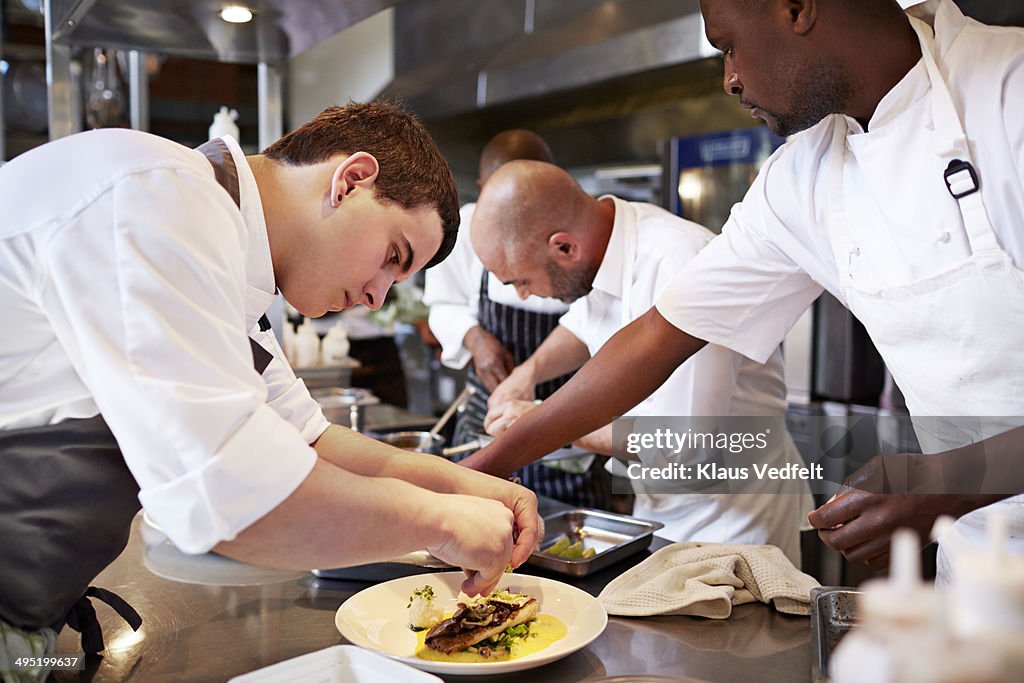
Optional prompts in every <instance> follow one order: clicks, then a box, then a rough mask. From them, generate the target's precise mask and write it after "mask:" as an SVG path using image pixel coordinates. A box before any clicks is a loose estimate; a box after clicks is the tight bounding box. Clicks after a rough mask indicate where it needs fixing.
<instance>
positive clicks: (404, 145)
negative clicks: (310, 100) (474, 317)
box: [263, 102, 459, 268]
mask: <svg viewBox="0 0 1024 683" xmlns="http://www.w3.org/2000/svg"><path fill="white" fill-rule="evenodd" d="M356 152H368V153H369V154H372V155H373V156H374V157H375V158H376V159H377V163H378V164H379V165H380V172H379V173H378V175H377V180H376V182H375V183H374V189H375V190H376V196H377V197H378V198H379V199H380V200H381V201H384V202H391V203H394V204H398V205H399V206H401V207H402V208H403V209H418V208H420V207H423V206H429V207H433V208H434V209H436V210H437V213H438V215H439V216H440V217H441V229H442V231H443V236H442V239H441V247H440V248H439V249H438V250H437V253H436V254H434V257H433V258H432V259H430V262H429V263H427V265H426V266H425V267H426V268H430V267H431V266H434V265H437V264H438V263H440V262H441V261H443V260H444V259H445V258H446V257H447V256H448V254H449V253H451V250H452V247H454V246H455V238H456V236H457V235H458V231H459V195H458V191H457V189H456V187H455V179H454V178H453V177H452V172H451V169H450V168H448V162H446V161H445V159H444V157H443V156H441V151H440V150H439V149H438V148H437V145H436V144H435V143H434V140H433V138H431V137H430V133H428V132H427V129H426V128H424V127H423V124H422V123H420V122H419V120H418V119H417V118H416V117H415V116H414V115H413V114H411V113H410V112H408V111H406V110H405V108H404V107H402V106H401V105H400V104H392V103H389V102H367V103H363V102H349V103H348V104H347V105H345V106H344V107H339V106H331V107H328V108H327V109H324V110H323V111H322V112H320V113H319V114H317V116H316V117H315V118H314V119H313V120H312V121H309V122H308V123H306V124H304V125H302V126H300V127H299V128H297V129H295V130H293V131H292V132H290V133H288V134H287V135H285V136H284V137H283V138H281V139H280V140H278V141H277V142H275V143H274V144H272V145H271V146H270V147H267V148H266V149H265V150H263V154H264V155H266V156H267V157H269V158H271V159H273V160H275V161H277V162H279V163H284V164H289V165H293V166H304V165H307V164H318V163H320V162H322V161H326V160H327V159H330V158H331V157H333V156H335V155H337V154H354V153H356Z"/></svg>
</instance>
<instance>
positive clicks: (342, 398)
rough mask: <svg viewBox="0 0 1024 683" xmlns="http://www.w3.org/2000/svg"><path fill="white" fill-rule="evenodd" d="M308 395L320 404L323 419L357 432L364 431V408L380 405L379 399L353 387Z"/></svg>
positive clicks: (367, 390) (369, 392) (336, 388)
mask: <svg viewBox="0 0 1024 683" xmlns="http://www.w3.org/2000/svg"><path fill="white" fill-rule="evenodd" d="M309 395H310V396H312V397H313V398H314V399H316V402H317V403H319V404H320V408H321V409H322V410H323V411H324V417H326V418H327V419H328V420H330V421H331V422H334V423H336V424H342V425H347V426H349V427H350V428H351V429H354V430H355V431H357V432H362V431H365V429H366V406H372V405H377V404H378V403H380V399H379V398H377V397H376V396H375V395H374V393H373V392H372V391H370V390H369V389H358V388H355V387H346V388H344V389H343V388H340V387H332V388H330V389H315V390H313V391H311V392H309Z"/></svg>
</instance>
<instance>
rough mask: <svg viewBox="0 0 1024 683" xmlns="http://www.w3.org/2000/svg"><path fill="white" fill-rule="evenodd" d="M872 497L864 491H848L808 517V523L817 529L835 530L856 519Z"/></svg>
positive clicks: (813, 511)
mask: <svg viewBox="0 0 1024 683" xmlns="http://www.w3.org/2000/svg"><path fill="white" fill-rule="evenodd" d="M871 496H872V494H870V493H865V492H863V491H853V490H851V491H847V492H844V493H841V494H839V495H837V496H835V497H833V498H832V500H830V501H829V502H827V503H825V504H824V505H822V506H821V507H820V508H818V509H817V510H812V511H811V513H810V514H809V515H807V521H808V522H809V523H810V525H811V526H812V527H814V528H815V529H835V528H836V527H839V526H841V525H843V524H846V523H848V522H849V521H850V520H852V519H856V518H857V517H858V516H859V515H860V513H861V512H862V511H863V509H864V506H865V505H866V504H867V499H869V498H870V497H871Z"/></svg>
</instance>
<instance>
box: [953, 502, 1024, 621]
mask: <svg viewBox="0 0 1024 683" xmlns="http://www.w3.org/2000/svg"><path fill="white" fill-rule="evenodd" d="M985 522H986V528H985V531H986V537H987V538H986V540H987V546H986V547H985V548H982V549H979V550H974V551H967V552H964V553H963V554H962V555H960V556H959V557H956V558H955V559H954V560H953V583H952V586H951V592H952V596H951V603H952V612H953V614H952V620H951V621H952V624H953V628H954V629H955V630H956V633H957V634H958V635H961V636H974V635H980V634H983V633H990V634H1000V633H1002V634H1006V633H1012V632H1016V633H1024V556H1020V555H1014V554H1012V553H1010V552H1009V551H1008V550H1007V545H1008V542H1009V537H1010V533H1009V524H1008V521H1007V518H1006V514H1005V513H1004V512H1003V511H1001V510H998V509H996V510H993V511H992V512H990V513H988V515H987V519H986V520H985Z"/></svg>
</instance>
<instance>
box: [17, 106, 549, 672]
mask: <svg viewBox="0 0 1024 683" xmlns="http://www.w3.org/2000/svg"><path fill="white" fill-rule="evenodd" d="M0 204H2V205H3V206H5V207H9V210H8V211H7V212H6V213H5V218H4V221H3V225H2V227H0V309H2V310H3V311H4V317H5V320H4V324H5V329H6V330H7V331H8V332H7V334H4V335H3V337H2V338H0V462H2V463H3V472H4V476H3V477H2V478H0V546H2V547H3V548H4V551H3V553H0V576H3V581H2V582H0V626H3V624H2V622H6V626H4V631H5V633H7V634H8V637H5V641H8V640H10V637H9V634H11V633H22V634H29V633H35V632H40V633H42V634H43V635H44V638H46V639H48V641H49V643H50V644H51V645H52V641H53V639H54V638H55V631H54V629H58V630H59V628H61V626H62V625H63V624H64V623H65V622H67V623H70V624H71V625H72V626H73V627H75V628H76V629H78V630H82V631H83V644H84V646H85V648H86V650H87V651H97V650H98V649H102V641H101V639H100V638H99V637H98V631H96V630H95V629H94V628H90V624H92V625H95V616H94V615H92V616H91V617H90V616H89V615H90V613H91V610H92V608H91V607H90V606H89V604H88V598H87V597H84V596H85V594H86V587H87V586H88V584H89V582H90V581H91V580H92V579H93V578H94V577H95V576H96V574H98V573H99V572H100V570H102V569H103V567H104V566H106V565H107V564H109V563H110V562H111V561H112V560H113V559H114V558H115V557H116V556H117V555H118V553H119V552H120V551H121V549H122V548H123V547H124V544H125V543H126V542H127V537H128V529H129V525H130V522H131V519H132V516H133V515H134V513H135V512H136V510H137V509H138V507H139V501H141V503H142V505H143V506H144V507H145V508H146V511H147V512H148V513H149V515H150V517H152V519H153V520H154V521H155V522H156V523H157V524H158V525H159V526H161V527H162V528H163V530H164V532H165V533H166V534H167V536H168V537H169V538H170V539H171V540H172V541H173V542H174V543H175V544H176V545H177V546H178V547H179V548H181V549H182V550H184V551H186V552H189V553H203V552H207V551H210V550H213V551H215V552H217V553H220V554H223V555H226V556H228V557H232V558H235V559H239V560H244V561H247V562H253V563H258V564H265V565H269V566H275V567H285V568H310V567H331V566H345V565H352V564H359V563H364V562H369V561H376V560H384V559H387V558H388V557H394V556H396V555H400V554H403V553H405V552H408V551H412V550H415V549H417V548H424V547H426V548H428V549H430V550H431V552H433V553H434V554H435V555H437V556H438V557H440V558H443V559H445V560H446V561H448V562H451V563H453V564H456V565H459V566H462V567H464V568H465V569H466V570H467V573H468V574H469V577H468V578H467V581H466V583H465V588H466V589H467V590H468V591H472V592H478V591H486V590H489V589H490V588H492V587H493V586H494V585H495V584H496V582H497V581H498V579H499V577H500V576H501V575H502V572H503V570H504V569H505V567H506V565H507V564H508V563H509V562H511V563H512V564H514V565H518V564H520V563H521V562H523V561H524V560H525V559H526V557H527V555H528V554H529V552H530V550H531V549H532V547H533V545H534V543H535V541H536V537H537V524H538V521H537V518H536V498H535V497H534V495H533V494H532V493H531V492H529V491H528V490H526V489H524V488H523V487H519V486H514V485H512V484H510V483H508V482H505V481H501V480H497V479H494V478H492V477H486V476H483V475H479V474H477V473H470V472H469V471H468V470H466V469H464V468H461V467H458V466H455V465H452V464H450V463H444V462H431V463H426V462H425V461H424V460H423V459H422V458H421V457H416V456H414V455H412V454H409V453H405V452H403V451H398V450H395V449H392V448H390V447H386V446H384V445H382V444H379V443H377V442H375V441H372V440H370V439H368V438H366V437H363V436H361V435H359V434H357V433H354V432H351V431H349V430H346V429H344V428H342V427H336V426H329V425H328V423H327V422H326V421H325V420H324V417H323V415H322V413H321V411H320V409H319V407H318V406H317V403H316V402H315V401H313V400H312V399H311V398H310V396H309V393H308V392H307V391H306V389H305V387H304V385H303V383H302V382H301V381H299V380H297V379H296V378H295V375H294V374H293V373H292V371H291V369H290V368H289V366H288V364H287V362H286V361H285V360H284V357H283V354H282V352H281V349H280V347H279V346H278V345H277V343H276V342H275V341H274V337H273V334H272V333H271V332H270V331H269V329H268V328H269V325H267V324H266V323H265V320H266V318H265V317H264V312H265V311H266V310H267V307H268V306H269V305H270V304H271V301H272V300H273V298H274V296H275V294H276V292H278V291H280V292H281V293H282V294H283V295H284V296H285V297H286V298H287V299H288V301H289V302H290V303H291V304H292V305H294V306H295V307H296V308H298V309H299V311H301V312H302V313H303V314H305V315H307V316H311V317H316V316H320V315H323V314H324V313H325V312H327V311H339V310H342V309H346V308H349V307H351V306H354V305H356V304H364V305H366V306H368V307H370V308H374V309H376V308H379V307H380V306H381V304H382V302H383V301H384V296H385V294H386V292H387V291H388V288H389V287H390V286H391V285H392V284H393V283H394V282H396V281H400V280H403V279H405V278H407V277H409V275H411V274H412V273H414V272H415V271H417V270H420V269H422V268H425V267H429V266H430V265H432V264H434V263H437V262H438V261H439V260H441V259H443V258H444V257H445V256H446V255H447V253H448V251H450V249H451V245H452V243H453V242H454V239H455V234H456V230H457V227H458V214H457V211H458V205H457V196H456V190H455V184H454V181H453V179H452V177H451V174H450V172H449V170H448V167H447V164H446V163H445V161H444V159H443V158H442V157H441V155H440V153H439V151H438V150H437V148H436V146H435V145H434V143H433V141H432V140H431V139H430V136H429V134H428V133H427V132H426V130H425V129H424V128H423V127H422V126H421V125H420V124H419V122H417V121H416V120H415V119H414V118H413V117H412V116H411V115H409V114H408V113H406V112H404V111H402V110H400V109H397V108H395V107H392V106H390V105H387V104H381V103H375V104H355V103H352V104H349V105H348V106H346V107H331V108H329V109H327V110H325V111H324V112H323V113H321V114H320V115H319V116H317V117H316V118H315V119H314V120H313V121H311V122H309V123H307V124H306V125H304V126H302V127H301V128H299V129H298V130H296V131H294V132H292V133H290V134H289V135H287V136H285V137H284V138H282V139H281V140H279V141H278V142H276V143H274V144H273V145H272V146H270V147H269V148H268V149H267V150H265V152H264V153H263V154H260V155H256V156H251V157H246V156H244V155H243V154H242V152H241V149H240V147H239V146H238V144H237V143H236V142H235V141H234V140H232V139H231V138H220V139H216V140H213V141H211V142H210V143H207V144H204V145H203V146H202V147H200V148H199V149H198V150H190V149H187V148H185V147H181V146H180V145H177V144H175V143H173V142H170V141H168V140H164V139H161V138H157V137H155V136H151V135H147V134H144V133H139V132H135V131H128V130H113V129H110V130H101V131H94V132H88V133H83V134H81V135H74V136H71V137H67V138H63V139H61V140H57V141H54V142H51V143H49V144H47V145H44V146H42V147H40V148H38V149H35V150H33V151H31V152H28V153H26V154H24V155H22V156H20V157H18V158H17V159H15V160H14V161H12V162H11V163H9V164H7V165H6V166H4V167H3V169H0ZM254 366H255V368H254ZM513 525H516V526H517V528H518V534H519V536H518V541H517V542H516V544H515V547H514V549H513ZM88 594H89V595H93V596H98V597H101V598H102V599H104V600H106V601H110V602H111V603H112V604H117V605H118V606H119V607H121V609H120V611H122V612H124V613H125V614H128V615H129V617H130V618H131V620H132V621H133V622H135V623H137V622H136V620H137V618H138V617H137V615H133V614H132V613H131V611H130V608H128V607H127V606H126V605H124V604H123V601H119V600H117V598H116V596H111V595H110V594H109V593H106V592H103V591H96V590H94V589H92V588H89V593H88ZM80 598H81V600H80ZM133 625H135V624H133ZM18 629H20V630H18ZM25 642H31V638H29V636H28V635H26V637H25ZM2 649H3V648H0V650H2ZM0 654H2V653H0Z"/></svg>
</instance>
